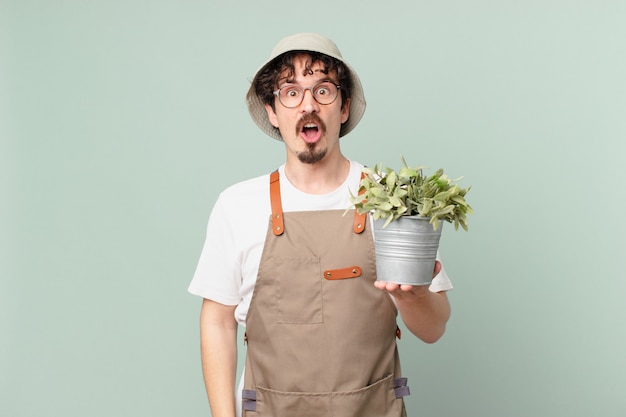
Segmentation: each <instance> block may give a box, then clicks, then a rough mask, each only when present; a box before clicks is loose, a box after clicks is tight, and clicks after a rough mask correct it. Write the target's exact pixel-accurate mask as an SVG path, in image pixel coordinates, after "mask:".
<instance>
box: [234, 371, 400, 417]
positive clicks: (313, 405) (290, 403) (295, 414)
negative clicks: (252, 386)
mask: <svg viewBox="0 0 626 417" xmlns="http://www.w3.org/2000/svg"><path fill="white" fill-rule="evenodd" d="M403 409H404V403H403V401H402V399H398V398H396V395H395V392H394V387H393V375H389V376H388V377H385V378H384V379H381V380H380V381H378V382H376V383H374V384H372V385H369V386H367V387H365V388H361V389H358V390H354V391H342V392H321V393H310V392H283V391H275V390H271V389H268V388H262V387H258V388H257V398H256V411H257V412H256V413H254V412H253V413H249V414H248V413H246V414H245V415H246V416H259V417H266V416H267V417H282V416H288V417H400V416H401V415H402V411H403Z"/></svg>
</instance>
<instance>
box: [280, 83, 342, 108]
mask: <svg viewBox="0 0 626 417" xmlns="http://www.w3.org/2000/svg"><path fill="white" fill-rule="evenodd" d="M340 88H341V86H340V85H337V84H334V83H332V82H330V81H322V82H321V83H318V84H315V85H314V86H313V87H308V88H302V87H300V86H299V85H295V84H285V85H284V86H282V87H280V88H279V89H278V90H276V91H274V95H275V96H276V97H278V101H280V104H282V105H283V106H285V107H287V108H289V109H292V108H294V107H298V106H299V105H300V103H302V100H304V93H305V92H306V90H309V91H310V92H311V95H312V96H313V98H314V99H315V101H317V102H318V103H319V104H323V105H327V104H332V103H334V101H335V100H337V95H338V92H339V89H340Z"/></svg>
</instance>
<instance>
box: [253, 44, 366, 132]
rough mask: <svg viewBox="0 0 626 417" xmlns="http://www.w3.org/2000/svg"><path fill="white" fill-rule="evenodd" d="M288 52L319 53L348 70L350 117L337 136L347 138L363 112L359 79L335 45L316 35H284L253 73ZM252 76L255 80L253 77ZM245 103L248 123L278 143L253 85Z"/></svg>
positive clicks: (363, 97)
mask: <svg viewBox="0 0 626 417" xmlns="http://www.w3.org/2000/svg"><path fill="white" fill-rule="evenodd" d="M290 51H313V52H320V53H322V54H325V55H328V56H330V57H333V58H335V59H338V60H339V61H341V62H343V63H344V65H345V66H346V67H347V68H348V70H350V78H351V79H352V96H351V97H350V116H349V117H348V120H347V121H346V122H345V123H344V124H343V125H342V126H341V130H340V132H339V136H340V137H341V136H344V135H347V134H348V133H349V132H350V131H351V130H352V129H354V128H355V127H356V125H357V124H358V123H359V121H360V120H361V117H363V113H365V95H364V94H363V86H362V85H361V80H359V77H358V76H357V75H356V71H354V69H353V68H352V67H351V66H350V64H348V63H347V62H346V61H344V59H343V57H342V56H341V52H339V48H337V45H335V43H334V42H333V41H332V40H330V39H328V38H326V37H324V36H322V35H320V34H317V33H297V34H295V35H291V36H288V37H286V38H283V39H281V40H280V41H279V42H278V44H277V45H276V46H275V47H274V50H273V51H272V53H271V55H270V57H269V59H268V60H267V61H265V63H264V64H263V65H261V67H259V69H258V70H257V72H256V74H258V73H259V72H260V71H261V70H262V69H264V68H265V67H266V66H267V65H268V64H269V63H270V62H272V60H274V59H276V58H277V57H278V56H280V55H282V54H284V53H286V52H290ZM256 74H255V78H256ZM246 103H247V105H248V111H249V112H250V116H252V120H254V122H255V123H256V124H257V126H259V128H261V130H262V131H263V132H265V133H266V134H267V135H269V136H270V137H272V138H274V139H277V140H281V141H282V137H281V135H280V132H279V131H278V129H276V128H275V127H274V126H272V124H271V123H270V122H269V119H268V118H267V112H266V111H265V104H264V103H263V100H261V98H260V97H259V96H257V95H256V93H255V91H254V85H251V86H250V89H249V90H248V94H247V95H246Z"/></svg>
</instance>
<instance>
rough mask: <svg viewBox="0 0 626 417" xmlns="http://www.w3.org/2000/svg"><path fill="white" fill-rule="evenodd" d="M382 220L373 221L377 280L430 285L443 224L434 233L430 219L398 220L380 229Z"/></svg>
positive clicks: (412, 218)
mask: <svg viewBox="0 0 626 417" xmlns="http://www.w3.org/2000/svg"><path fill="white" fill-rule="evenodd" d="M385 221H386V220H385V219H378V220H375V221H374V247H375V249H376V275H377V279H378V280H379V281H387V282H395V283H398V284H410V285H429V284H430V283H431V282H432V280H433V271H434V269H435V260H436V257H437V249H438V248H439V238H440V237H441V229H442V226H443V222H440V223H439V228H438V229H437V230H434V228H433V226H432V224H430V223H429V219H428V218H426V217H421V216H404V217H400V218H399V219H397V220H394V221H392V222H391V223H389V224H388V225H387V227H385V228H383V225H384V224H385Z"/></svg>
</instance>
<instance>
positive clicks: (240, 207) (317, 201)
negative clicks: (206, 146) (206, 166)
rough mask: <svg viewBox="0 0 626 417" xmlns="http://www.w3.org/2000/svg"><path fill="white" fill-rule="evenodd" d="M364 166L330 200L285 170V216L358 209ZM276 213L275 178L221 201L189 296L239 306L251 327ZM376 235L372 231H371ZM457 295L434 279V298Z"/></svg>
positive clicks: (232, 191)
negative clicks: (354, 200) (354, 201)
mask: <svg viewBox="0 0 626 417" xmlns="http://www.w3.org/2000/svg"><path fill="white" fill-rule="evenodd" d="M362 169H363V166H362V165H361V164H359V163H357V162H354V161H351V162H350V173H349V174H348V177H347V178H346V181H345V182H344V183H343V184H342V185H341V186H339V187H338V188H337V189H336V190H335V191H332V192H330V193H328V194H307V193H304V192H302V191H300V190H298V189H297V188H296V187H294V186H293V185H292V184H291V183H290V182H289V180H288V179H287V177H286V176H285V171H284V166H281V167H280V168H279V173H280V193H281V199H282V206H283V211H284V212H290V211H312V210H338V209H341V210H345V209H346V208H349V207H352V205H351V203H350V201H349V197H350V191H351V192H352V194H356V193H357V190H358V187H359V182H360V179H361V170H362ZM271 213H272V209H271V204H270V196H269V174H267V175H263V176H260V177H257V178H253V179H250V180H247V181H243V182H240V183H238V184H235V185H233V186H231V187H229V188H227V189H226V190H224V191H223V192H222V193H221V194H220V196H219V197H218V199H217V202H216V203H215V206H214V207H213V211H212V212H211V216H210V218H209V223H208V226H207V234H206V240H205V243H204V247H203V249H202V253H201V255H200V260H199V262H198V266H197V268H196V272H195V274H194V276H193V279H192V281H191V284H190V285H189V288H188V290H189V292H190V293H192V294H194V295H198V296H200V297H203V298H207V299H210V300H213V301H216V302H218V303H220V304H225V305H236V306H237V308H236V310H235V318H236V320H237V322H238V323H239V324H240V325H243V326H245V322H246V314H247V312H248V307H249V306H250V300H251V298H252V292H253V290H254V284H255V282H256V278H257V275H258V270H259V264H260V262H261V254H262V252H263V245H264V244H265V236H266V234H267V228H268V224H269V219H270V215H271ZM368 229H369V230H371V227H370V228H368ZM451 289H452V283H451V282H450V280H449V278H448V276H447V274H446V272H445V270H444V269H443V268H442V269H441V272H440V273H439V274H438V275H437V276H436V277H435V278H434V279H433V282H432V283H431V285H430V290H431V291H433V292H438V291H448V290H451Z"/></svg>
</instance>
